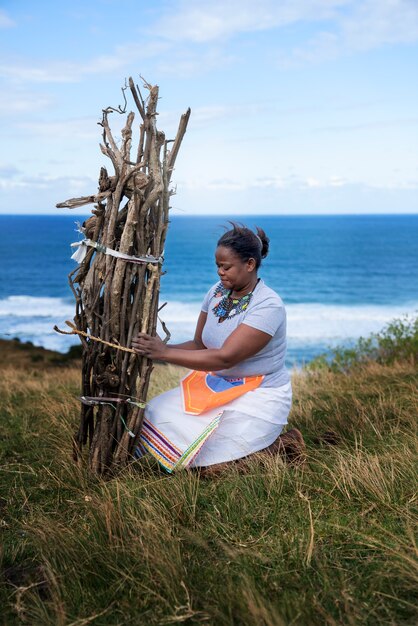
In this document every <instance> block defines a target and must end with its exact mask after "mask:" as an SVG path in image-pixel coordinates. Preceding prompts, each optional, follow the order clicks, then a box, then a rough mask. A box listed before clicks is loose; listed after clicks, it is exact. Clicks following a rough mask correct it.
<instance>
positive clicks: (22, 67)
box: [0, 42, 168, 83]
mask: <svg viewBox="0 0 418 626" xmlns="http://www.w3.org/2000/svg"><path fill="white" fill-rule="evenodd" d="M167 47H168V44H167V43H164V42H148V43H147V42H141V43H128V44H123V45H119V46H115V48H114V50H113V52H111V53H110V54H103V55H99V56H97V57H93V58H91V59H90V60H87V61H84V62H80V63H74V62H73V61H65V60H62V61H49V60H48V61H45V62H44V63H41V64H39V63H38V64H37V65H35V64H34V63H33V62H32V61H29V60H24V61H16V60H15V61H12V60H11V61H9V62H7V63H3V64H0V76H2V77H3V78H7V79H9V80H11V81H12V82H18V83H20V82H32V83H76V82H79V81H80V80H81V79H83V78H85V77H86V76H92V75H96V74H98V75H100V74H109V73H112V72H116V71H118V70H122V69H124V68H129V67H131V66H132V65H133V64H134V63H136V62H137V61H138V60H141V62H144V60H145V59H148V58H153V57H156V56H158V55H159V54H161V53H162V52H164V51H165V50H166V49H167Z"/></svg>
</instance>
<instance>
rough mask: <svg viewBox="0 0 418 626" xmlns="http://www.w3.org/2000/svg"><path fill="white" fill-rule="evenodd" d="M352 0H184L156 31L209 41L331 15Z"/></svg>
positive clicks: (182, 38) (172, 37)
mask: <svg viewBox="0 0 418 626" xmlns="http://www.w3.org/2000/svg"><path fill="white" fill-rule="evenodd" d="M349 2H350V0H281V2H277V0H258V2H257V3H255V2H254V0H210V1H209V0H200V1H197V2H189V1H188V0H181V1H180V2H178V3H177V6H175V8H174V10H173V11H172V13H171V14H168V15H166V16H164V17H163V18H162V19H161V20H159V21H158V22H157V24H156V25H155V27H154V33H156V34H158V35H160V36H163V37H165V38H167V39H170V40H175V41H191V42H195V43H206V42H209V41H215V40H218V39H227V38H230V37H233V36H234V35H237V34H239V33H244V32H254V31H262V30H269V29H272V28H277V27H280V26H285V25H287V24H292V23H294V22H298V21H301V20H309V21H310V20H322V19H330V18H331V17H333V16H334V14H335V9H337V8H338V7H341V6H344V5H347V4H349Z"/></svg>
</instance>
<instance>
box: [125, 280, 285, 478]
mask: <svg viewBox="0 0 418 626" xmlns="http://www.w3.org/2000/svg"><path fill="white" fill-rule="evenodd" d="M225 294H226V291H225V290H224V289H223V288H222V286H221V285H220V284H219V283H217V284H216V285H214V286H213V287H212V288H211V289H210V290H209V291H208V293H207V294H206V297H205V299H204V301H203V304H202V311H204V312H207V321H206V324H205V328H204V330H203V333H202V341H203V343H204V344H205V346H206V347H207V348H220V347H221V346H222V345H223V343H224V341H225V339H226V338H227V337H228V336H229V335H230V334H231V333H232V332H233V331H234V330H235V328H237V326H238V325H239V324H242V323H243V324H246V325H248V326H251V327H253V328H257V329H258V330H262V331H263V332H266V333H268V334H270V335H271V337H272V339H271V340H270V341H269V342H268V344H267V345H266V346H265V347H264V348H263V349H262V350H260V352H258V353H257V354H256V355H254V356H253V357H251V358H249V359H246V360H245V361H243V362H241V363H239V364H238V365H236V366H234V367H233V368H230V369H228V370H221V371H217V372H216V375H217V376H221V377H223V378H225V379H227V380H228V378H231V379H236V378H238V377H242V378H244V377H245V376H255V375H260V374H262V375H264V379H263V382H262V383H261V385H260V386H259V387H258V388H256V389H254V390H253V391H248V392H247V393H245V394H243V395H241V396H240V397H238V398H236V399H235V400H232V401H231V402H228V403H227V404H224V405H222V406H220V407H218V408H215V409H210V410H208V411H205V412H204V413H202V414H201V415H189V414H188V413H185V411H184V409H183V402H182V393H181V387H176V388H175V389H171V390H170V391H167V392H165V393H163V394H161V395H159V396H157V397H155V398H153V399H152V400H151V401H150V402H149V404H148V405H147V408H146V410H145V420H144V426H143V430H142V432H141V435H140V445H139V447H138V450H137V455H136V456H140V455H141V454H143V453H144V452H149V453H151V454H152V455H153V456H154V457H155V458H156V459H157V460H158V461H159V463H160V464H161V465H162V466H163V467H165V469H166V470H167V471H168V472H173V471H175V470H178V469H181V468H186V467H204V466H209V465H213V464H215V463H224V462H227V461H232V460H235V459H239V458H242V457H244V456H247V455H249V454H252V453H254V452H258V451H259V450H262V449H264V448H266V447H268V446H269V445H270V444H272V443H273V441H274V440H275V439H276V438H277V437H278V436H279V434H280V433H281V431H282V429H283V427H284V426H285V425H286V424H287V417H288V415H289V411H290V408H291V403H292V387H291V382H290V377H289V375H288V372H287V371H286V369H285V365H284V359H285V354H286V313H285V309H284V305H283V302H282V301H281V299H280V297H279V296H278V295H277V294H276V293H275V292H274V291H273V290H272V289H270V288H269V287H267V286H266V285H265V284H264V282H263V281H262V280H260V281H259V282H258V284H257V285H256V287H255V289H254V291H253V295H252V297H251V300H250V302H249V304H248V307H247V308H246V309H245V310H243V311H239V310H236V312H235V315H233V316H231V317H230V318H228V319H226V320H225V321H223V322H222V323H219V321H218V320H219V317H218V316H217V315H216V306H217V304H219V303H220V302H221V301H222V298H223V297H224V296H225ZM238 308H239V307H238ZM214 309H215V310H214Z"/></svg>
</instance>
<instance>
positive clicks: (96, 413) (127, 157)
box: [56, 78, 190, 473]
mask: <svg viewBox="0 0 418 626" xmlns="http://www.w3.org/2000/svg"><path fill="white" fill-rule="evenodd" d="M144 87H145V88H146V89H147V90H148V91H149V95H148V98H147V100H146V101H145V102H144V100H143V98H142V96H141V92H140V90H139V89H138V87H137V86H135V83H134V81H133V80H132V78H130V79H129V90H130V93H131V95H132V97H133V100H134V103H135V105H136V108H137V110H138V112H139V115H140V125H139V140H138V147H137V149H136V153H135V155H134V156H132V129H133V128H135V127H134V119H135V114H134V113H133V112H130V113H128V114H127V115H126V123H125V126H124V128H123V130H122V139H121V142H120V145H117V143H116V141H115V139H114V137H113V135H112V131H111V129H110V126H109V121H108V116H109V114H110V113H111V112H112V111H116V112H118V113H120V114H125V113H126V107H127V99H126V91H127V90H128V85H126V86H125V88H124V89H123V90H122V91H123V95H124V99H125V106H124V107H123V108H122V107H119V108H118V109H113V108H108V109H105V110H104V111H103V119H102V121H101V122H100V124H101V126H102V127H103V143H102V144H101V145H100V148H101V151H102V153H103V154H104V155H106V156H107V157H108V158H109V159H110V160H111V162H112V166H113V170H114V173H113V175H111V176H109V175H108V173H107V170H106V169H105V168H104V167H102V168H101V171H100V177H99V188H98V193H97V194H95V195H92V196H87V197H83V198H73V199H71V200H67V201H66V202H63V203H60V204H57V207H59V208H62V207H66V208H76V207H80V206H83V205H85V204H89V203H94V204H95V207H94V208H93V210H92V214H93V215H92V216H91V217H90V218H89V219H87V220H86V222H85V223H84V236H85V238H86V239H85V240H84V242H82V244H81V246H80V251H81V250H83V254H85V257H84V260H82V262H81V264H80V265H79V266H78V267H77V269H76V270H74V271H73V272H71V274H70V275H69V282H70V285H71V288H72V291H73V293H74V296H75V299H76V313H75V317H74V324H71V323H68V324H69V325H70V326H71V327H72V330H71V331H70V332H71V333H74V332H76V333H77V334H79V337H80V340H81V343H82V347H83V356H82V397H81V415H80V426H79V429H78V432H77V433H76V435H75V450H76V453H78V452H79V451H80V450H81V449H82V447H83V446H85V445H86V443H87V442H89V445H90V452H89V463H90V467H91V469H92V470H93V471H94V472H97V473H104V472H109V471H111V470H112V468H114V467H115V466H121V465H124V464H126V463H127V462H128V461H129V460H130V459H131V458H132V454H133V451H134V448H135V445H136V443H137V440H138V436H139V433H140V430H141V425H142V420H143V413H144V407H145V404H144V402H145V400H146V396H147V390H148V384H149V378H150V374H151V370H152V364H151V362H150V361H149V359H147V358H145V357H139V356H138V355H136V354H134V353H133V351H132V350H131V348H130V346H131V341H132V338H133V337H134V336H135V335H136V334H137V333H138V332H146V333H149V334H152V335H153V334H155V332H156V326H157V315H158V295H159V287H160V276H161V273H162V255H163V251H164V242H165V238H166V232H167V226H168V221H169V200H170V196H171V195H172V193H173V191H172V190H170V178H171V174H172V171H173V167H174V164H175V161H176V157H177V154H178V151H179V148H180V144H181V141H182V139H183V136H184V133H185V132H186V127H187V123H188V120H189V116H190V109H188V110H187V112H186V113H184V114H183V115H182V116H181V119H180V123H179V127H178V131H177V136H176V138H175V139H174V140H172V141H168V140H166V138H165V135H164V133H163V132H161V131H159V130H157V126H156V117H157V104H158V87H157V86H152V85H149V84H148V83H146V82H145V81H144ZM169 148H171V149H169ZM83 254H81V256H83ZM127 257H128V258H127ZM133 257H136V258H133ZM56 330H59V329H56ZM59 332H62V331H59Z"/></svg>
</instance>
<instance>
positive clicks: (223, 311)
mask: <svg viewBox="0 0 418 626" xmlns="http://www.w3.org/2000/svg"><path fill="white" fill-rule="evenodd" d="M252 296H253V294H252V292H251V293H247V295H245V296H242V298H231V290H229V289H226V288H225V287H224V286H223V285H222V283H219V285H217V286H216V288H215V292H214V294H213V297H214V298H222V299H221V300H220V301H219V302H218V304H216V305H215V306H214V307H213V309H212V312H213V313H215V315H216V317H219V321H221V320H222V319H231V317H234V316H235V315H239V314H240V313H243V312H244V311H245V310H246V309H247V308H248V305H249V304H250V301H251V298H252Z"/></svg>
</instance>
